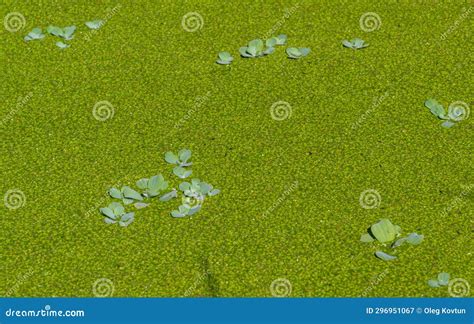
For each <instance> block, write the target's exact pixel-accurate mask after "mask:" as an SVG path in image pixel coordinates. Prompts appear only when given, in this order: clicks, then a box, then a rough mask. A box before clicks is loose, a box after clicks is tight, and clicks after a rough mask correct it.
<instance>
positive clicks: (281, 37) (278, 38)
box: [276, 34, 287, 45]
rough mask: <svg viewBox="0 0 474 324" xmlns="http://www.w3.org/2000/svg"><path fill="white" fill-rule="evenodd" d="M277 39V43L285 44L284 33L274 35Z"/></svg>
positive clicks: (285, 37)
mask: <svg viewBox="0 0 474 324" xmlns="http://www.w3.org/2000/svg"><path fill="white" fill-rule="evenodd" d="M276 39H277V45H285V44H286V40H287V36H286V35H285V34H280V35H278V36H277V37H276Z"/></svg>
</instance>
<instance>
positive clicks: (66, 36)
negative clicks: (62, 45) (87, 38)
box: [62, 26, 76, 40]
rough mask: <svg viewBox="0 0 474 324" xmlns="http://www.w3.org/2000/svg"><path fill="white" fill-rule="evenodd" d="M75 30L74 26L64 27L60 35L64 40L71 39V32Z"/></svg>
mask: <svg viewBox="0 0 474 324" xmlns="http://www.w3.org/2000/svg"><path fill="white" fill-rule="evenodd" d="M75 31H76V26H68V27H64V29H63V34H62V37H63V38H64V39H65V40H71V39H73V38H74V36H73V35H72V34H74V32H75Z"/></svg>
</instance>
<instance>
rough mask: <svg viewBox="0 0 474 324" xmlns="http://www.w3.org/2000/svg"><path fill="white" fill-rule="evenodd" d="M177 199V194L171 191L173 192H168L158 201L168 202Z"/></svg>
mask: <svg viewBox="0 0 474 324" xmlns="http://www.w3.org/2000/svg"><path fill="white" fill-rule="evenodd" d="M177 197H178V192H177V191H176V190H173V191H170V192H168V193H166V194H164V195H163V196H161V197H160V201H169V200H171V199H173V198H177Z"/></svg>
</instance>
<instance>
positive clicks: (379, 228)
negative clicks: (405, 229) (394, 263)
mask: <svg viewBox="0 0 474 324" xmlns="http://www.w3.org/2000/svg"><path fill="white" fill-rule="evenodd" d="M400 233H401V228H400V226H398V225H393V224H392V222H391V221H390V220H388V219H386V218H384V219H381V220H380V221H379V222H378V223H375V224H373V225H372V226H371V227H370V229H369V230H368V231H367V233H365V234H363V235H362V236H361V238H360V241H361V242H364V243H370V242H373V241H375V240H377V241H379V242H380V243H382V244H384V245H385V243H388V242H391V241H393V240H394V239H395V238H396V237H397V236H399V235H400ZM375 256H376V257H377V258H379V259H381V260H384V261H390V260H394V259H396V258H397V257H396V256H393V255H390V254H388V253H385V252H383V251H376V252H375Z"/></svg>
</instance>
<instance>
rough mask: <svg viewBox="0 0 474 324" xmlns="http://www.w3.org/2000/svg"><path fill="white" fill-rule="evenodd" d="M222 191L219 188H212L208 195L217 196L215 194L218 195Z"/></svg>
mask: <svg viewBox="0 0 474 324" xmlns="http://www.w3.org/2000/svg"><path fill="white" fill-rule="evenodd" d="M220 192H221V191H220V190H219V189H212V190H211V191H209V193H208V194H207V195H208V196H215V195H218V194H219V193H220Z"/></svg>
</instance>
